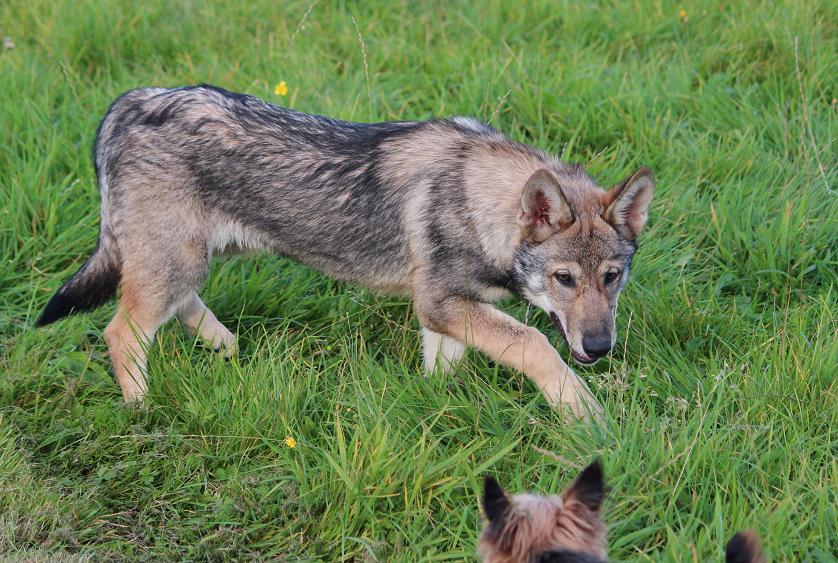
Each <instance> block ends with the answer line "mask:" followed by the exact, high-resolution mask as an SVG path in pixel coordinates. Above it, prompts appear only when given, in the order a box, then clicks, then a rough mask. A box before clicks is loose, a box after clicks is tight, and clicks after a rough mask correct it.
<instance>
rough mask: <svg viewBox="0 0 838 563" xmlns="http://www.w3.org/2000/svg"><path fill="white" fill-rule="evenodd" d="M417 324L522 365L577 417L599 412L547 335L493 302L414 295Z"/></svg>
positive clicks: (550, 396)
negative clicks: (425, 298)
mask: <svg viewBox="0 0 838 563" xmlns="http://www.w3.org/2000/svg"><path fill="white" fill-rule="evenodd" d="M416 308H417V313H418V315H419V319H420V320H421V322H422V325H423V326H425V327H427V328H429V329H431V330H433V331H435V332H438V333H441V334H444V335H446V336H449V337H451V338H454V339H456V340H458V341H460V342H465V343H466V344H467V345H469V346H474V347H475V348H477V349H478V350H480V351H482V352H483V353H485V354H487V355H488V356H489V357H491V358H492V359H493V360H495V361H497V362H500V363H502V364H504V365H506V366H509V367H511V368H514V369H517V370H519V371H522V372H523V373H524V374H526V376H527V377H529V378H530V379H531V380H532V381H533V382H534V383H535V384H536V385H538V387H539V389H541V391H542V392H543V393H544V396H545V398H546V399H547V402H548V403H550V405H551V406H558V405H566V406H567V407H568V408H570V410H571V411H572V412H573V414H575V415H576V416H578V417H582V418H585V417H594V418H601V416H602V407H601V406H600V405H599V403H598V402H597V400H596V399H595V398H594V397H593V395H592V394H591V392H590V390H589V389H588V387H587V385H585V383H584V382H583V381H582V380H581V379H579V377H578V376H577V375H576V374H575V373H573V370H571V369H570V368H569V367H568V365H567V364H566V363H565V362H564V360H562V358H561V356H560V355H559V353H558V352H557V351H556V349H555V348H554V347H553V346H552V345H551V344H550V342H549V341H548V340H547V337H546V336H544V335H543V334H542V333H540V332H539V331H538V330H536V329H534V328H532V327H529V326H527V325H524V324H522V323H520V322H518V321H517V320H515V319H514V318H512V317H510V316H509V315H507V314H506V313H503V312H501V311H499V310H498V309H496V308H495V307H493V306H491V305H489V304H487V303H481V302H476V301H469V300H467V299H465V298H454V297H449V298H446V299H444V300H439V301H436V303H433V304H431V303H428V302H422V301H417V303H416Z"/></svg>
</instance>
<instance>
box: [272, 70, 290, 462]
mask: <svg viewBox="0 0 838 563" xmlns="http://www.w3.org/2000/svg"><path fill="white" fill-rule="evenodd" d="M287 95H288V85H287V84H286V83H285V81H284V80H283V81H282V82H280V83H279V84H277V85H276V86H274V96H287ZM291 447H292V448H293V447H294V446H291Z"/></svg>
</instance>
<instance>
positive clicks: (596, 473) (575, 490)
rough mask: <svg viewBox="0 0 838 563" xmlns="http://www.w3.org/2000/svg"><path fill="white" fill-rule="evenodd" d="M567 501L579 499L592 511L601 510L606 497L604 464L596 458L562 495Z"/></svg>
mask: <svg viewBox="0 0 838 563" xmlns="http://www.w3.org/2000/svg"><path fill="white" fill-rule="evenodd" d="M562 497H564V499H565V500H566V501H569V500H577V501H579V502H581V503H582V504H584V505H585V506H587V507H588V508H589V509H590V510H591V512H594V513H596V512H599V509H600V507H601V506H602V500H603V499H604V498H605V479H604V477H603V475H602V464H601V463H600V461H599V459H595V460H594V461H593V463H591V464H590V465H589V466H588V467H586V468H585V469H583V470H582V473H580V474H579V476H578V477H577V478H576V480H575V481H574V482H573V484H572V485H571V486H570V487H568V489H567V490H566V491H565V492H564V494H563V495H562Z"/></svg>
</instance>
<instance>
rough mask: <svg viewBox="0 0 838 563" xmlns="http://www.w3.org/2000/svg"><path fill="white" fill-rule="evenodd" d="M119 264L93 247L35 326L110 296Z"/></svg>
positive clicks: (102, 300)
mask: <svg viewBox="0 0 838 563" xmlns="http://www.w3.org/2000/svg"><path fill="white" fill-rule="evenodd" d="M119 279H120V268H119V266H118V265H117V264H116V263H115V262H114V261H113V260H111V259H109V257H108V256H107V255H106V254H103V253H102V252H101V251H99V249H98V248H97V252H94V254H93V256H91V257H90V259H89V260H88V261H87V262H85V264H84V265H83V266H82V267H81V268H80V269H79V271H78V272H76V273H75V274H74V275H73V277H72V278H70V279H69V280H68V281H67V283H65V284H64V285H63V286H62V287H61V289H59V290H58V291H56V292H55V295H53V296H52V299H50V300H49V303H47V306H46V307H44V310H43V312H41V316H40V317H38V320H37V321H35V326H44V325H48V324H50V323H52V322H55V321H57V320H58V319H61V318H63V317H66V316H67V315H72V314H73V313H76V312H79V311H89V310H91V309H95V308H96V307H98V306H99V305H101V304H102V303H104V302H105V301H107V300H108V299H110V298H111V297H112V296H113V294H114V293H116V288H117V286H118V285H119Z"/></svg>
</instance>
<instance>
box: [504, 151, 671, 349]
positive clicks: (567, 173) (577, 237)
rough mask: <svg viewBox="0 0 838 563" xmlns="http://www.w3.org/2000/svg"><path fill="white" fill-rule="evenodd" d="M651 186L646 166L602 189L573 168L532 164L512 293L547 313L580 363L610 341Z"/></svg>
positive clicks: (521, 210) (614, 336)
mask: <svg viewBox="0 0 838 563" xmlns="http://www.w3.org/2000/svg"><path fill="white" fill-rule="evenodd" d="M654 185H655V184H654V180H653V178H652V172H651V171H650V170H649V169H648V168H641V169H639V170H638V171H637V172H635V173H634V174H632V175H631V176H630V177H629V178H628V179H627V180H625V181H624V182H622V183H620V184H618V185H616V186H614V187H613V188H612V189H611V190H609V191H607V192H606V191H603V190H602V189H601V188H599V187H598V186H597V185H596V184H595V183H594V181H593V180H592V179H591V177H590V176H588V175H587V174H585V173H584V172H583V171H582V170H581V169H580V168H575V167H574V168H571V169H568V170H547V169H542V170H539V171H537V172H535V173H534V174H533V175H532V176H531V177H530V179H529V180H528V181H527V184H526V186H525V187H524V190H523V193H522V195H521V203H520V207H519V213H518V226H519V228H520V231H521V240H522V242H521V245H520V247H519V249H518V252H517V255H516V258H515V268H514V278H515V281H516V284H517V287H518V291H519V293H520V294H521V295H522V296H523V297H524V298H525V299H527V300H528V301H529V302H530V303H532V304H533V305H535V306H537V307H539V308H541V309H543V310H544V311H545V312H546V313H547V314H548V315H550V319H551V320H552V322H553V325H554V326H555V327H556V330H558V331H559V333H561V334H562V335H563V336H564V337H565V339H566V340H567V343H568V345H569V346H570V350H571V355H572V356H573V359H574V360H576V361H577V362H579V363H582V364H591V363H594V362H596V361H597V360H598V359H599V358H601V357H602V356H604V355H606V354H607V353H608V352H610V351H611V348H612V346H614V343H615V342H616V340H617V331H616V328H615V322H614V320H615V319H614V316H615V313H616V308H617V297H618V296H619V294H620V291H622V289H623V287H624V286H625V284H626V281H627V280H628V273H629V268H630V267H631V262H632V258H633V257H634V253H635V251H636V250H637V237H638V236H639V235H640V232H641V231H642V230H643V226H644V225H645V224H646V218H647V213H648V209H649V203H650V202H651V200H652V194H653V192H654Z"/></svg>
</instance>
